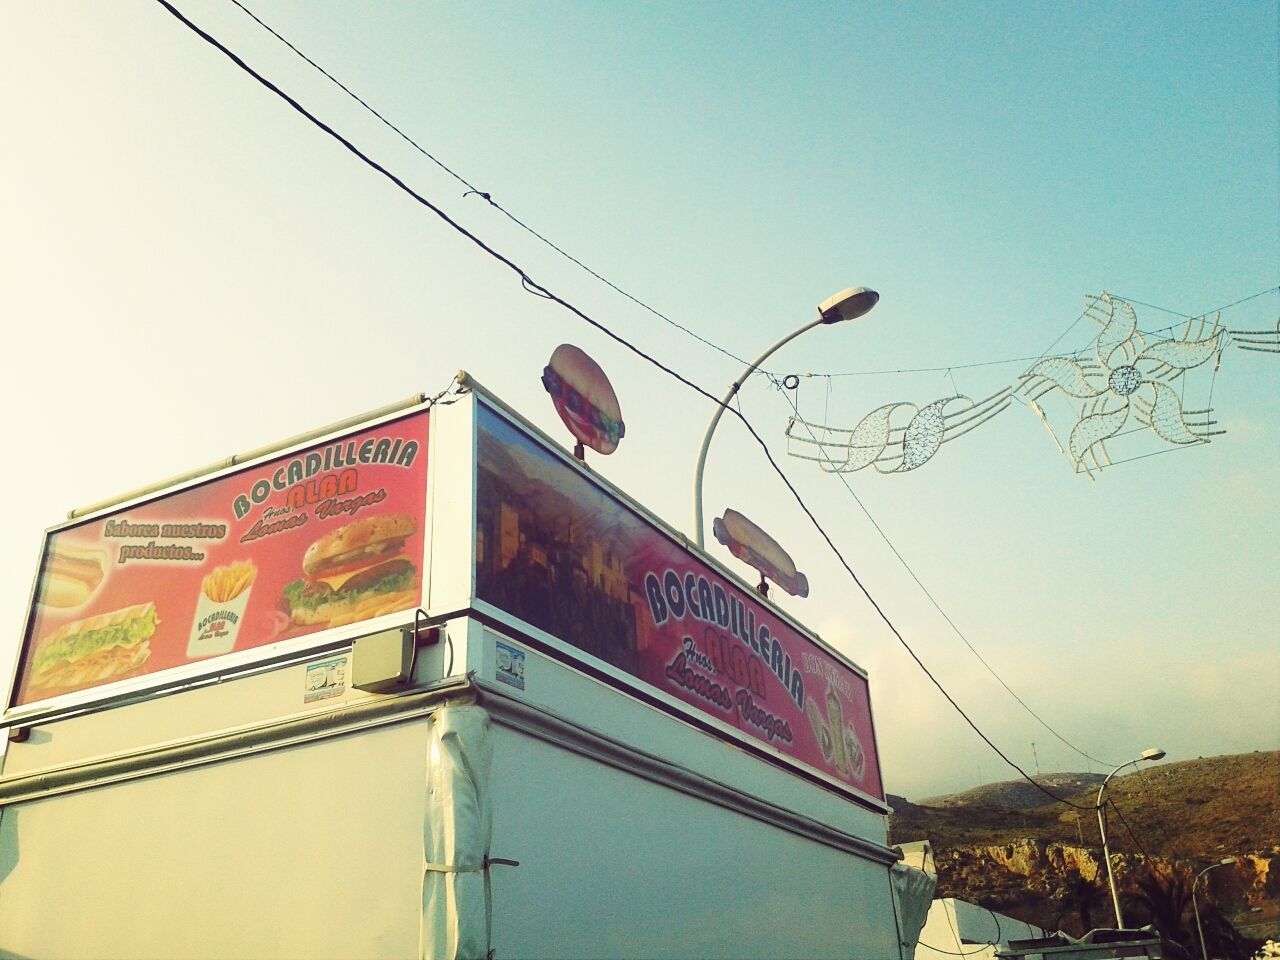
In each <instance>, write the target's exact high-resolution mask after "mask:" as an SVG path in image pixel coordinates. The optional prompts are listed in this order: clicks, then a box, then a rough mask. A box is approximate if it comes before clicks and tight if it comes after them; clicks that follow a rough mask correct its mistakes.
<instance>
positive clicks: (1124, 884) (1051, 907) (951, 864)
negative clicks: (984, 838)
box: [936, 839, 1280, 935]
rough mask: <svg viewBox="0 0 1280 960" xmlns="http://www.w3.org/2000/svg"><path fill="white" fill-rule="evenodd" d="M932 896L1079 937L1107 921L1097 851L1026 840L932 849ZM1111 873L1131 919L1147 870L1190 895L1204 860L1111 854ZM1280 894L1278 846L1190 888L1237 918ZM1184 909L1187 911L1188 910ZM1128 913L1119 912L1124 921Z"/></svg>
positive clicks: (1108, 904)
mask: <svg viewBox="0 0 1280 960" xmlns="http://www.w3.org/2000/svg"><path fill="white" fill-rule="evenodd" d="M936 857H937V866H938V892H937V896H939V897H959V898H962V899H965V900H971V901H974V902H976V903H981V904H983V905H984V906H988V907H990V908H991V909H993V910H999V911H1001V912H1003V913H1007V914H1009V915H1010V916H1013V917H1017V918H1018V919H1020V920H1026V921H1027V922H1029V923H1037V924H1041V925H1044V926H1050V927H1057V928H1059V929H1062V930H1065V931H1067V932H1068V933H1072V934H1076V935H1079V934H1082V933H1084V932H1086V931H1087V930H1088V929H1090V928H1091V927H1095V926H1103V925H1110V924H1112V923H1114V918H1113V916H1112V909H1113V908H1112V905H1111V895H1110V890H1109V887H1108V885H1107V874H1106V866H1105V865H1104V864H1103V862H1102V855H1101V851H1099V850H1096V849H1090V848H1087V847H1079V846H1072V845H1069V844H1065V843H1045V842H1042V841H1039V840H1033V839H1020V840H1014V841H1012V842H1010V843H1005V844H999V845H989V846H959V847H953V848H951V849H948V850H944V851H941V852H938V853H937V855H936ZM1111 865H1112V870H1113V871H1114V872H1115V875H1116V886H1117V887H1118V888H1119V890H1120V893H1121V897H1122V906H1126V913H1127V914H1128V912H1129V908H1128V906H1127V904H1126V901H1128V902H1129V903H1132V904H1133V905H1134V906H1133V910H1134V912H1135V919H1136V918H1138V917H1141V916H1142V911H1143V910H1144V909H1145V908H1146V907H1145V905H1144V904H1142V903H1140V902H1139V901H1140V899H1141V897H1142V896H1143V895H1144V894H1146V895H1148V896H1149V895H1150V891H1149V890H1144V889H1143V887H1142V886H1141V882H1142V880H1143V879H1144V878H1146V877H1149V876H1151V875H1152V874H1153V873H1154V874H1156V875H1157V876H1158V877H1159V878H1161V879H1168V878H1174V877H1176V878H1178V880H1179V881H1180V882H1181V883H1182V884H1183V885H1184V886H1185V893H1186V895H1188V896H1189V892H1190V883H1191V880H1192V878H1194V876H1195V874H1196V872H1198V871H1199V870H1200V869H1201V868H1203V867H1204V863H1202V862H1201V863H1192V862H1187V861H1183V860H1178V859H1166V858H1163V857H1153V858H1151V859H1150V860H1148V859H1147V858H1146V857H1143V856H1141V855H1129V854H1113V855H1112V858H1111ZM1278 898H1280V846H1277V847H1274V848H1272V849H1270V850H1267V851H1260V852H1256V853H1252V854H1249V855H1245V856H1240V857H1239V858H1238V859H1237V862H1236V863H1234V864H1231V865H1229V866H1224V867H1220V868H1218V869H1216V870H1214V871H1213V872H1212V873H1209V874H1207V875H1206V876H1205V877H1204V878H1203V879H1202V880H1201V882H1200V885H1199V887H1198V888H1197V899H1198V903H1199V905H1200V908H1201V910H1202V911H1205V910H1206V907H1207V906H1216V907H1217V908H1218V909H1220V910H1221V911H1222V912H1223V913H1226V914H1228V915H1236V914H1241V913H1244V912H1247V911H1249V910H1251V909H1254V908H1262V909H1263V910H1268V909H1269V908H1270V907H1272V906H1273V905H1274V903H1275V901H1276V900H1277V899H1278ZM1188 909H1189V908H1188ZM1128 919H1129V917H1128V916H1126V920H1128Z"/></svg>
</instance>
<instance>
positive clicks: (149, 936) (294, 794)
mask: <svg viewBox="0 0 1280 960" xmlns="http://www.w3.org/2000/svg"><path fill="white" fill-rule="evenodd" d="M427 723H428V721H427V720H426V719H425V718H418V719H416V720H411V721H406V722H403V723H400V724H396V725H394V726H388V727H382V728H379V729H376V730H371V731H366V732H363V733H357V734H351V735H346V736H342V737H335V738H330V739H327V740H324V741H321V742H317V743H312V744H308V745H305V746H299V747H292V748H289V749H284V750H277V751H273V752H270V753H265V754H260V755H256V756H252V757H244V758H240V759H238V760H235V761H232V762H226V763H217V764H212V765H208V766H202V767H198V768H193V769H189V770H184V771H182V772H179V773H172V774H164V775H160V776H154V777H149V778H146V779H142V780H137V781H130V782H126V783H120V784H114V785H111V786H106V787H100V788H96V789H90V790H84V791H80V792H77V793H73V794H68V795H65V796H60V797H54V798H51V799H48V800H39V801H33V802H30V803H23V804H17V805H14V806H10V807H6V808H5V809H4V811H3V814H2V816H0V956H5V955H16V956H22V957H59V958H65V960H74V958H85V960H107V958H112V957H120V958H125V957H127V958H131V960H144V958H157V960H169V958H173V957H190V958H209V960H224V958H227V957H254V958H268V957H308V958H317V960H318V958H335V960H338V958H341V960H353V958H362V957H369V958H397V960H403V958H405V957H412V956H416V955H417V950H418V936H419V929H418V926H419V923H418V921H419V913H420V892H421V877H422V823H423V818H424V815H425V804H426V795H425V789H424V783H425V768H426V756H427V742H428V736H427Z"/></svg>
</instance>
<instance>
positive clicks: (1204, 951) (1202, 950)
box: [1191, 857, 1236, 960]
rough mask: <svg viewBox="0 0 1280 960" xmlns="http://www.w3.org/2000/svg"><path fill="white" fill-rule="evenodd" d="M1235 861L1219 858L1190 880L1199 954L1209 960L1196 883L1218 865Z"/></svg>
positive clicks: (1223, 865)
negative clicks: (1198, 940)
mask: <svg viewBox="0 0 1280 960" xmlns="http://www.w3.org/2000/svg"><path fill="white" fill-rule="evenodd" d="M1235 862H1236V858H1235V857H1227V858H1226V859H1225V860H1219V861H1218V862H1217V863H1211V864H1209V866H1207V867H1205V868H1204V869H1203V870H1201V871H1200V872H1199V873H1197V874H1196V878H1195V879H1194V880H1192V881H1191V909H1192V910H1194V911H1195V912H1196V933H1198V934H1199V935H1200V955H1201V956H1202V957H1204V960H1209V951H1208V950H1207V949H1205V945H1204V928H1203V927H1201V926H1200V907H1199V906H1197V904H1196V884H1197V883H1199V882H1200V878H1201V877H1203V876H1204V875H1205V874H1206V873H1208V872H1209V871H1210V870H1216V869H1218V867H1225V866H1226V865H1227V864H1229V863H1235Z"/></svg>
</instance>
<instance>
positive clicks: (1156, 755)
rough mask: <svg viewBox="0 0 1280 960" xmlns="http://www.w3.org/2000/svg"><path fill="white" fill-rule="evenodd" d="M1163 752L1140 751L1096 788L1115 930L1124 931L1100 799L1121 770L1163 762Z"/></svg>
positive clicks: (1099, 829) (1105, 820) (1099, 826)
mask: <svg viewBox="0 0 1280 960" xmlns="http://www.w3.org/2000/svg"><path fill="white" fill-rule="evenodd" d="M1163 759H1164V751H1163V750H1161V749H1160V748H1159V747H1148V748H1147V749H1146V750H1143V751H1142V756H1140V757H1135V758H1134V759H1132V760H1130V761H1128V762H1127V763H1122V764H1120V766H1118V767H1116V768H1115V769H1114V770H1112V771H1111V772H1110V773H1108V774H1107V778H1106V779H1105V780H1103V781H1102V786H1100V787H1099V788H1098V832H1099V833H1101V834H1102V859H1103V860H1104V861H1106V864H1107V883H1108V884H1110V885H1111V903H1112V905H1113V906H1114V907H1115V908H1116V929H1117V930H1123V929H1124V917H1123V916H1121V914H1120V895H1119V894H1118V893H1116V878H1115V875H1114V874H1113V873H1112V872H1111V849H1110V848H1109V847H1108V846H1107V818H1106V817H1105V816H1104V815H1103V806H1102V797H1103V794H1105V793H1106V792H1107V784H1108V783H1110V782H1111V778H1112V777H1114V776H1115V775H1116V774H1117V773H1119V772H1120V771H1121V770H1123V769H1124V768H1125V767H1129V766H1133V765H1135V764H1139V763H1141V762H1142V761H1143V760H1163Z"/></svg>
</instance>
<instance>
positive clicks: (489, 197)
mask: <svg viewBox="0 0 1280 960" xmlns="http://www.w3.org/2000/svg"><path fill="white" fill-rule="evenodd" d="M231 2H232V3H234V4H235V5H236V6H237V7H239V8H240V9H241V10H243V11H244V12H245V13H246V14H248V15H249V16H250V17H252V18H253V20H254V21H256V22H257V24H258V25H259V26H260V27H262V28H263V29H264V30H266V31H267V32H268V33H270V34H271V35H272V36H273V37H275V38H276V39H277V40H279V41H280V42H281V43H283V44H284V45H285V46H286V47H288V48H289V49H290V50H292V51H293V52H294V53H296V54H297V55H298V56H299V57H301V58H302V59H303V60H305V61H306V62H307V63H309V64H311V66H312V67H314V68H315V69H316V70H318V71H320V73H322V74H323V75H324V76H325V77H326V78H328V80H329V81H330V82H332V83H333V84H334V85H336V86H337V87H338V88H339V89H340V90H341V91H342V92H343V93H345V94H346V95H347V96H349V97H350V98H351V99H352V100H354V101H355V102H356V103H358V104H360V106H362V107H364V109H365V110H367V111H368V112H369V113H371V114H372V115H373V116H374V117H376V118H377V119H378V120H379V121H380V122H381V123H382V124H383V125H384V126H385V127H387V129H389V130H391V131H392V132H393V133H395V134H396V135H397V136H398V137H400V139H401V140H403V141H404V142H405V143H407V144H409V146H411V147H413V149H414V150H416V151H418V153H420V154H422V155H423V156H424V157H426V158H427V159H428V160H430V161H431V162H432V163H434V164H435V165H436V166H437V167H439V168H440V169H441V170H443V171H444V172H445V173H447V174H448V175H449V176H451V177H453V179H455V180H457V181H458V183H460V184H462V185H463V186H464V187H466V188H467V192H466V193H464V194H463V196H464V197H467V196H477V197H480V199H482V200H484V201H486V202H487V203H488V204H489V206H491V207H493V208H494V209H495V210H497V211H498V212H499V213H501V214H502V215H503V216H504V217H506V218H507V219H508V220H510V221H511V222H512V223H514V224H515V225H516V226H517V227H519V228H520V229H521V230H524V231H525V232H526V233H528V234H529V235H530V236H533V237H536V238H537V239H538V240H540V241H542V242H543V243H545V244H546V245H547V246H548V247H550V248H551V249H552V250H554V251H555V252H556V253H558V254H560V256H562V257H564V258H565V259H566V260H569V261H570V262H572V263H574V264H577V266H579V267H581V268H582V269H583V270H585V271H586V272H587V273H589V274H591V276H593V277H595V278H596V279H597V280H599V281H600V282H601V283H603V284H604V285H605V286H607V287H609V288H610V289H612V290H613V291H615V292H616V293H619V294H621V295H622V296H624V297H626V298H627V299H628V300H630V301H631V302H632V303H634V304H636V306H638V307H640V308H642V309H644V310H647V311H648V312H649V313H651V314H653V315H654V316H655V317H657V318H658V319H659V320H662V321H664V322H666V323H668V324H670V325H671V326H673V327H675V328H676V329H677V330H681V331H683V332H684V333H687V334H688V335H689V336H691V337H693V339H695V340H697V341H699V342H700V343H703V344H705V345H706V346H708V347H710V348H711V349H713V350H718V351H719V352H720V353H723V354H724V355H725V356H726V357H729V358H730V359H732V360H736V361H738V363H740V364H743V365H744V366H745V365H746V363H747V361H746V360H744V359H743V358H742V357H739V356H738V355H737V354H735V353H733V352H731V351H729V350H727V349H725V348H724V347H722V346H720V344H718V343H715V342H714V341H712V340H708V339H707V338H706V337H704V336H702V335H701V334H699V333H697V332H696V331H694V330H691V329H689V328H688V327H686V326H684V325H683V324H681V323H678V322H676V321H675V320H672V319H671V318H670V317H669V316H667V315H666V314H665V313H663V312H661V311H660V310H658V309H656V308H654V307H651V306H649V304H647V303H645V302H644V301H643V300H641V299H640V298H639V297H636V296H634V295H632V294H630V293H628V292H627V291H626V290H624V289H622V287H620V286H618V285H617V284H616V283H614V282H613V281H612V280H610V279H609V278H608V277H605V276H603V275H602V274H599V273H597V272H596V271H595V270H593V269H592V268H591V267H589V266H588V265H587V264H585V263H583V262H582V261H581V260H579V259H578V258H577V257H575V256H574V255H573V254H571V253H569V252H568V251H567V250H565V249H564V248H563V247H561V246H559V245H558V244H556V243H555V242H554V241H552V240H550V239H549V238H547V237H546V236H544V235H543V234H541V233H539V232H538V231H537V230H535V229H534V228H533V227H531V226H529V225H528V224H527V223H525V222H524V221H523V220H521V219H520V218H519V217H517V216H516V215H515V214H513V213H512V212H511V211H510V210H508V209H507V208H506V207H504V206H503V205H502V204H501V203H499V202H498V201H497V200H495V199H493V194H492V193H489V192H488V191H486V190H481V189H480V188H479V187H477V186H476V185H475V184H474V183H472V182H471V181H469V180H467V179H466V178H465V177H464V176H462V174H460V173H458V172H457V171H456V170H454V169H452V168H451V167H449V166H448V165H447V164H445V162H444V161H443V160H441V159H440V158H439V157H437V156H435V154H433V153H431V152H429V151H428V150H426V149H425V148H424V147H423V146H422V145H421V144H419V143H418V142H417V141H416V140H414V139H413V137H411V136H409V135H408V134H407V133H405V132H404V131H403V130H401V129H400V128H399V127H398V126H396V125H395V124H394V123H392V122H391V121H390V120H388V119H387V118H386V117H385V116H383V114H382V113H380V112H379V111H378V110H376V109H375V108H374V107H373V105H372V104H370V103H369V102H368V101H367V100H365V99H364V98H363V97H361V96H360V95H359V94H358V93H356V92H355V91H354V90H352V89H351V88H350V87H348V86H347V85H346V84H345V83H343V82H342V81H341V80H339V79H338V78H337V77H335V76H334V75H333V74H332V73H330V72H329V71H328V70H326V69H325V68H324V67H322V66H321V65H320V64H319V63H317V62H316V61H315V60H313V59H311V57H309V56H307V55H306V54H305V53H303V52H302V51H301V50H300V49H298V47H297V46H296V45H294V44H293V43H292V42H291V41H290V40H289V39H288V38H286V37H285V36H284V35H283V34H281V33H280V32H279V31H278V30H276V29H275V28H274V27H272V26H271V25H270V24H269V23H267V22H266V21H264V20H263V19H262V18H261V17H259V16H258V15H257V14H256V13H254V12H253V11H252V10H250V9H249V8H248V7H247V6H245V5H244V4H243V3H241V2H240V0H231Z"/></svg>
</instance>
